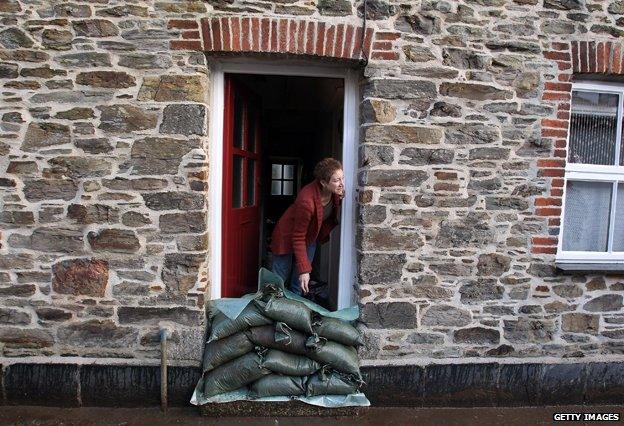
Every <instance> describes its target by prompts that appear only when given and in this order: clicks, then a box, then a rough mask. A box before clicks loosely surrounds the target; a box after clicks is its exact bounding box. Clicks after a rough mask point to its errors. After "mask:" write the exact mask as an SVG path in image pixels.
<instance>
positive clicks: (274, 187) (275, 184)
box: [271, 180, 282, 195]
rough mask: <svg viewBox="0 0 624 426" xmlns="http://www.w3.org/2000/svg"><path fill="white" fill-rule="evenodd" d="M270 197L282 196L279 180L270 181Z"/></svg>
mask: <svg viewBox="0 0 624 426" xmlns="http://www.w3.org/2000/svg"><path fill="white" fill-rule="evenodd" d="M271 195H282V181H281V180H272V181H271Z"/></svg>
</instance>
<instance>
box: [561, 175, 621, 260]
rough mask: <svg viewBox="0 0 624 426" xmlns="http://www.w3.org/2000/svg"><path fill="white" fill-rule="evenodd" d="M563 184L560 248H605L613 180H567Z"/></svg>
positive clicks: (591, 249) (577, 249)
mask: <svg viewBox="0 0 624 426" xmlns="http://www.w3.org/2000/svg"><path fill="white" fill-rule="evenodd" d="M567 185H568V186H567V188H566V199H565V215H564V224H563V250H566V251H568V250H569V251H601V252H605V251H607V241H608V235H609V211H610V208H611V188H613V184H611V183H608V182H607V183H605V182H581V181H570V180H569V181H568V183H567Z"/></svg>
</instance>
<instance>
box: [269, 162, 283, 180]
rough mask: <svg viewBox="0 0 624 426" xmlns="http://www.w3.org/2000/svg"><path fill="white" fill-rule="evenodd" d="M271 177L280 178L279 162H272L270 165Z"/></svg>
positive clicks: (280, 166) (280, 167)
mask: <svg viewBox="0 0 624 426" xmlns="http://www.w3.org/2000/svg"><path fill="white" fill-rule="evenodd" d="M271 178H272V179H281V178H282V165H281V164H273V165H272V166H271Z"/></svg>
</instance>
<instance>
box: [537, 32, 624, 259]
mask: <svg viewBox="0 0 624 426" xmlns="http://www.w3.org/2000/svg"><path fill="white" fill-rule="evenodd" d="M544 57H545V58H546V59H550V60H552V61H554V63H555V64H556V66H557V69H558V70H559V73H558V75H557V77H556V80H554V81H547V82H545V83H544V91H543V94H542V101H543V102H545V103H549V104H551V105H554V106H555V113H556V116H555V117H551V118H544V119H542V122H541V125H542V130H541V134H542V137H543V138H552V139H553V140H554V144H553V150H552V155H551V156H550V157H548V158H541V159H538V160H537V167H538V171H537V176H538V177H544V178H547V179H548V180H549V181H550V185H549V188H550V191H549V193H548V194H547V195H544V196H541V197H536V198H535V215H536V216H539V217H544V218H547V219H548V230H549V232H548V235H537V236H534V237H533V238H532V240H531V243H532V244H531V253H533V254H556V253H557V243H558V238H559V228H560V225H561V206H562V201H563V200H562V197H563V186H564V177H565V165H566V158H567V140H568V128H569V123H570V102H571V100H572V80H573V77H574V76H576V75H583V74H585V75H587V74H591V75H595V76H601V75H602V76H618V75H619V76H622V75H624V46H623V45H622V44H619V43H612V42H593V41H592V42H588V41H572V42H570V43H551V49H550V50H549V51H545V52H544Z"/></svg>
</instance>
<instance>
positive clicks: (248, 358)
mask: <svg viewBox="0 0 624 426" xmlns="http://www.w3.org/2000/svg"><path fill="white" fill-rule="evenodd" d="M267 374H271V371H270V370H267V369H266V368H263V367H262V359H261V357H260V355H258V354H257V353H255V352H250V353H248V354H246V355H243V356H241V357H238V358H236V359H234V360H232V361H230V362H227V363H225V364H223V365H220V366H219V367H217V368H215V369H214V370H212V371H209V372H208V373H205V376H204V396H205V397H206V398H210V397H211V396H214V395H219V394H221V393H224V392H230V391H233V390H235V389H238V388H240V387H242V386H245V385H248V384H249V383H251V382H254V381H256V380H258V379H259V378H261V377H262V376H266V375H267Z"/></svg>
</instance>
